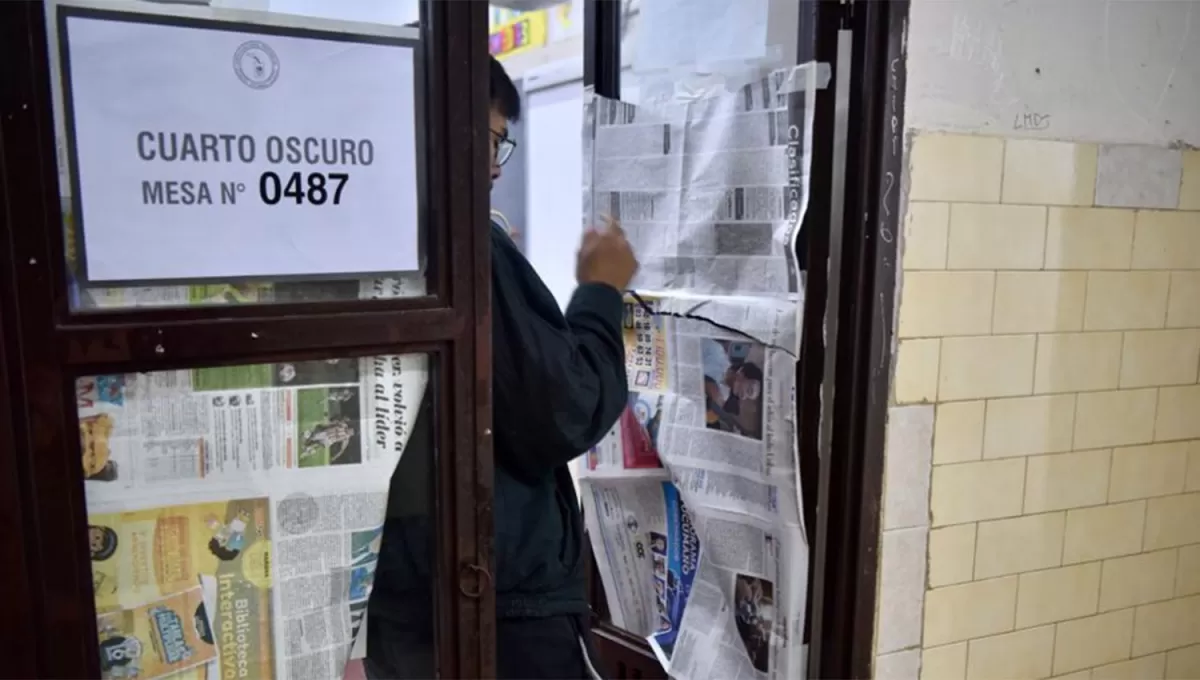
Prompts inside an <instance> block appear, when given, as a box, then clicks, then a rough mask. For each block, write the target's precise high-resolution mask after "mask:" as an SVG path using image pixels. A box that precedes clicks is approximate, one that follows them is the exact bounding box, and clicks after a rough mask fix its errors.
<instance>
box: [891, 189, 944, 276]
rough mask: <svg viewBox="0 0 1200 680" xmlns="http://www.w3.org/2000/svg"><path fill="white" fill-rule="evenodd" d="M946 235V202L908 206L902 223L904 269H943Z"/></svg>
mask: <svg viewBox="0 0 1200 680" xmlns="http://www.w3.org/2000/svg"><path fill="white" fill-rule="evenodd" d="M949 234H950V204H949V203H916V202H913V203H909V204H908V215H907V216H906V218H905V220H904V257H903V259H902V260H901V264H902V266H903V267H904V269H905V270H913V269H945V268H946V239H947V238H949Z"/></svg>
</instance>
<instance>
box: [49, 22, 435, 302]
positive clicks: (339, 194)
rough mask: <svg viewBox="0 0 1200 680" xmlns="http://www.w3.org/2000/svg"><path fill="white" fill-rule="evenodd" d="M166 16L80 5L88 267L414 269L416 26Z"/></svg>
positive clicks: (73, 104) (74, 74)
mask: <svg viewBox="0 0 1200 680" xmlns="http://www.w3.org/2000/svg"><path fill="white" fill-rule="evenodd" d="M162 21H163V20H162V19H155V18H150V17H147V15H130V14H115V13H106V14H102V15H97V16H92V15H86V16H76V15H70V16H68V17H67V18H66V29H67V35H66V36H65V38H66V39H65V40H63V41H62V42H63V44H65V45H66V47H65V49H66V52H67V55H68V57H69V67H68V68H69V82H66V83H65V85H66V86H67V109H68V114H69V116H70V118H69V120H68V123H69V126H68V129H69V131H70V134H71V135H72V137H73V140H72V144H73V147H74V154H75V162H74V163H73V165H72V167H73V168H74V171H75V173H76V177H77V185H76V186H75V192H76V196H77V198H78V209H79V215H78V216H79V218H80V223H81V227H82V236H83V238H82V245H83V252H82V255H83V261H84V262H85V263H86V268H87V271H86V273H87V279H88V280H89V281H91V282H116V281H123V282H134V281H142V282H145V281H169V280H181V279H214V278H215V279H235V278H246V277H252V278H258V279H270V278H279V277H308V276H328V275H339V274H366V273H381V272H399V271H414V270H416V269H418V267H419V253H418V224H417V198H418V188H417V159H416V140H417V130H416V122H415V113H414V112H415V100H416V97H417V95H418V94H419V93H417V92H416V87H415V85H414V79H415V70H414V52H413V47H414V45H413V44H412V43H411V42H410V43H404V44H399V43H402V42H403V41H399V40H390V41H389V42H388V44H371V43H367V42H358V40H359V39H358V38H352V39H350V38H349V36H347V38H348V39H347V40H335V39H330V36H329V34H320V37H317V35H311V36H310V35H298V34H297V31H288V35H276V34H269V33H253V32H244V31H246V30H251V31H252V30H259V29H264V27H253V26H249V27H248V26H239V27H237V28H239V29H242V30H230V29H229V28H228V27H229V26H230V25H229V24H224V25H222V24H219V23H215V22H208V23H202V24H201V23H196V24H194V25H187V26H181V25H167V24H165V23H161V22H162ZM168 21H169V20H168ZM151 22H154V23H151ZM264 30H271V31H274V30H275V29H264ZM361 40H364V41H366V40H375V41H376V42H381V39H373V38H362V39H361Z"/></svg>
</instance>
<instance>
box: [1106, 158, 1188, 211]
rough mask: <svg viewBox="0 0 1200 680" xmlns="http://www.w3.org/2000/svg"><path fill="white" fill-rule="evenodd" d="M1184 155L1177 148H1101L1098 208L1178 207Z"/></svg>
mask: <svg viewBox="0 0 1200 680" xmlns="http://www.w3.org/2000/svg"><path fill="white" fill-rule="evenodd" d="M1182 177H1183V156H1182V154H1180V152H1179V150H1178V149H1163V148H1160V147H1156V146H1141V145H1132V144H1130V145H1124V144H1122V145H1101V147H1100V157H1099V162H1098V163H1097V169H1096V205H1098V206H1107V207H1113V208H1165V209H1168V210H1174V209H1175V208H1176V207H1178V206H1179V186H1180V182H1181V180H1182Z"/></svg>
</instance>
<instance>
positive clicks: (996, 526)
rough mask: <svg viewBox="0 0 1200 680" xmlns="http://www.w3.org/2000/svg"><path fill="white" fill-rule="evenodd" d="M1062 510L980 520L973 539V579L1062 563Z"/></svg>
mask: <svg viewBox="0 0 1200 680" xmlns="http://www.w3.org/2000/svg"><path fill="white" fill-rule="evenodd" d="M1065 523H1066V515H1065V514H1064V513H1061V512H1054V513H1047V514H1044V515H1027V516H1025V517H1013V518H1011V519H1000V520H995V521H992V522H980V523H979V529H978V532H979V533H978V536H977V538H976V539H975V578H977V579H982V578H992V577H994V576H1005V575H1008V574H1017V573H1020V572H1023V571H1032V570H1034V569H1045V568H1047V567H1057V566H1058V565H1059V564H1061V563H1062V549H1063V528H1064V526H1065Z"/></svg>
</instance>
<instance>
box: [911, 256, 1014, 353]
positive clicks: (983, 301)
mask: <svg viewBox="0 0 1200 680" xmlns="http://www.w3.org/2000/svg"><path fill="white" fill-rule="evenodd" d="M995 280H996V275H995V274H994V273H993V272H911V273H907V274H905V275H904V280H903V282H902V283H901V293H900V323H899V336H900V337H901V338H916V337H940V336H946V335H984V334H987V333H989V332H991V328H992V297H993V293H994V288H995Z"/></svg>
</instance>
